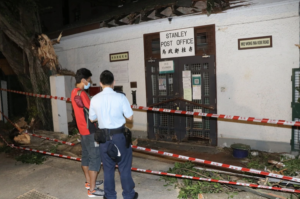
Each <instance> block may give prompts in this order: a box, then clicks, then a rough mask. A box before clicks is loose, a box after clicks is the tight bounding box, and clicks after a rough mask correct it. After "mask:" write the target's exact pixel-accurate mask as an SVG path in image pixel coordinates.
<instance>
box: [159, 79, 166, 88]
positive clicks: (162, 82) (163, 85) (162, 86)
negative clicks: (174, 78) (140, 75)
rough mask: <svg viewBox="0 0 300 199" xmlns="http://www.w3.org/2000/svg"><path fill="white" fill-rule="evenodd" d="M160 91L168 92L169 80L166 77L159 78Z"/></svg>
mask: <svg viewBox="0 0 300 199" xmlns="http://www.w3.org/2000/svg"><path fill="white" fill-rule="evenodd" d="M158 89H159V90H167V80H166V78H165V77H159V78H158Z"/></svg>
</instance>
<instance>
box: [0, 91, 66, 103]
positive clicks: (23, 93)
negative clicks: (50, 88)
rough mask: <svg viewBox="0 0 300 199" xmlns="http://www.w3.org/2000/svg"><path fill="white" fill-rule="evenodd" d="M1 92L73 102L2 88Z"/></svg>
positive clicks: (64, 98)
mask: <svg viewBox="0 0 300 199" xmlns="http://www.w3.org/2000/svg"><path fill="white" fill-rule="evenodd" d="M0 90H2V91H6V92H11V93H17V94H22V95H28V96H32V97H40V98H46V99H57V100H62V101H71V100H70V98H66V97H57V96H51V95H42V94H34V93H27V92H21V91H14V90H10V89H4V88H0Z"/></svg>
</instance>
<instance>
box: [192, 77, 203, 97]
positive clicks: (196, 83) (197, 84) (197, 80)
mask: <svg viewBox="0 0 300 199" xmlns="http://www.w3.org/2000/svg"><path fill="white" fill-rule="evenodd" d="M192 82H193V99H194V100H200V99H201V75H193V76H192Z"/></svg>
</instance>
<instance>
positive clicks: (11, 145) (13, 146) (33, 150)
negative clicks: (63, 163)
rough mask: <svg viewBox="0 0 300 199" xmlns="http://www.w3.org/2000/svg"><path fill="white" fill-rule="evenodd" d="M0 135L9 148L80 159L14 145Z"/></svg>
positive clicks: (74, 158)
mask: <svg viewBox="0 0 300 199" xmlns="http://www.w3.org/2000/svg"><path fill="white" fill-rule="evenodd" d="M0 137H1V138H2V140H3V141H4V142H5V143H6V145H7V146H9V147H11V148H16V149H21V150H26V151H32V152H36V153H42V154H46V155H51V156H55V157H60V158H66V159H71V160H77V161H81V158H76V157H71V156H66V155H61V154H56V153H50V152H47V151H41V150H36V149H31V148H26V147H19V146H15V145H13V144H8V143H7V141H6V140H5V139H4V137H2V136H1V135H0Z"/></svg>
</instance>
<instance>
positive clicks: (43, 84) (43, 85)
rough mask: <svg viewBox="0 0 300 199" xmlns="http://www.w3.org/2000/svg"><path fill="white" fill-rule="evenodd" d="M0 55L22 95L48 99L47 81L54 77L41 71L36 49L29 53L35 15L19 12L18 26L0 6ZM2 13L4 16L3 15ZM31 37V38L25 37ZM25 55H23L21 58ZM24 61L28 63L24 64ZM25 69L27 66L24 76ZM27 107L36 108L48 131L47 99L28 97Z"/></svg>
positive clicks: (53, 72) (33, 13)
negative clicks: (46, 96)
mask: <svg viewBox="0 0 300 199" xmlns="http://www.w3.org/2000/svg"><path fill="white" fill-rule="evenodd" d="M0 10H1V11H0V51H1V52H2V53H3V55H4V56H5V58H6V59H7V61H8V63H9V64H10V66H11V68H12V69H13V71H14V72H15V73H16V75H17V76H18V79H19V81H20V82H21V84H22V85H23V87H24V90H25V91H26V92H32V93H37V94H46V95H50V82H49V77H50V75H53V74H55V73H56V71H54V70H52V71H50V68H47V65H46V67H44V68H43V67H42V65H41V61H40V60H39V58H38V56H37V55H38V54H37V49H33V42H32V41H33V36H34V34H35V33H38V34H40V32H37V31H39V27H40V26H39V24H36V22H37V21H38V19H37V14H36V13H35V12H25V11H24V10H22V9H20V10H22V12H21V11H20V14H21V15H23V16H20V18H21V19H22V21H21V22H19V21H18V20H16V18H15V17H14V16H13V13H10V12H9V9H8V8H7V7H6V5H5V4H4V3H3V2H0ZM3 10H5V13H4V12H3ZM28 35H31V36H28ZM24 53H25V55H24ZM24 61H27V62H28V63H26V64H24ZM25 65H28V66H29V74H28V73H27V74H26V72H25V71H26V70H25V68H24V66H25ZM29 99H30V102H31V103H30V104H34V105H35V106H36V107H37V112H38V118H39V119H40V120H41V121H42V123H43V126H44V127H45V128H46V129H47V130H51V129H52V111H51V101H50V99H42V98H33V97H30V98H29Z"/></svg>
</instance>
